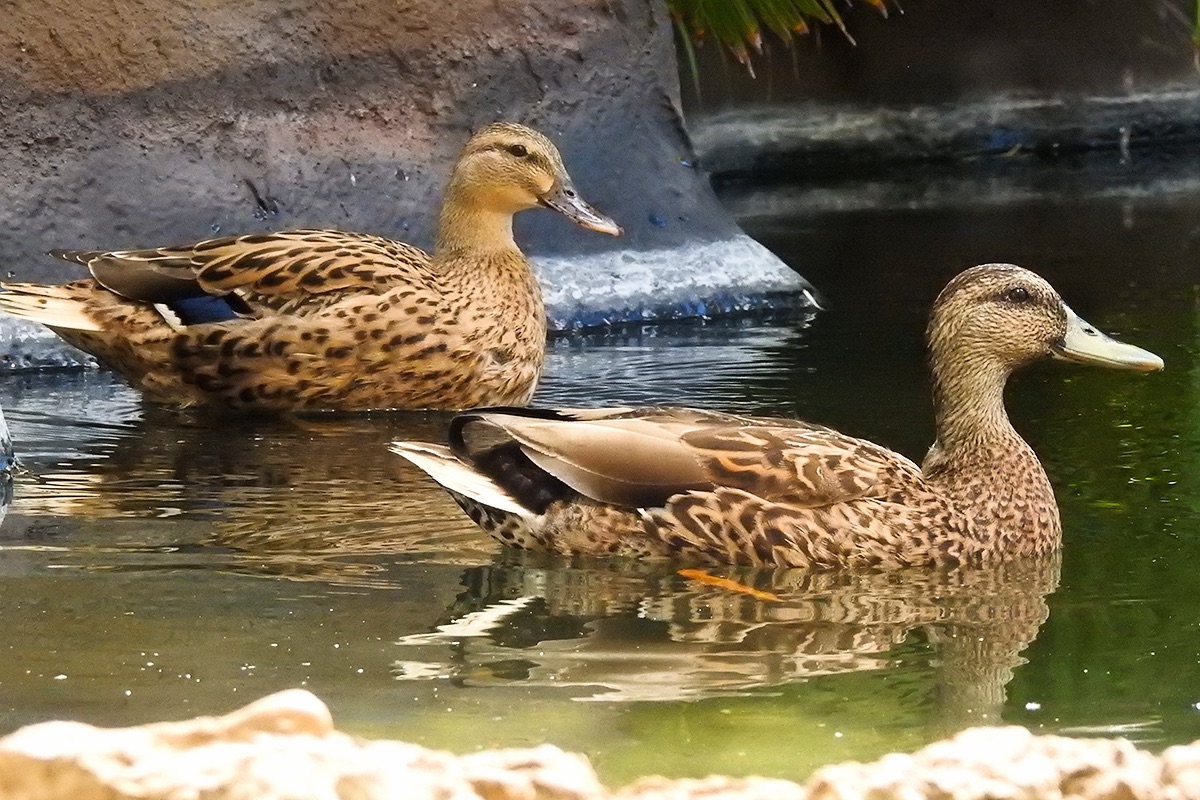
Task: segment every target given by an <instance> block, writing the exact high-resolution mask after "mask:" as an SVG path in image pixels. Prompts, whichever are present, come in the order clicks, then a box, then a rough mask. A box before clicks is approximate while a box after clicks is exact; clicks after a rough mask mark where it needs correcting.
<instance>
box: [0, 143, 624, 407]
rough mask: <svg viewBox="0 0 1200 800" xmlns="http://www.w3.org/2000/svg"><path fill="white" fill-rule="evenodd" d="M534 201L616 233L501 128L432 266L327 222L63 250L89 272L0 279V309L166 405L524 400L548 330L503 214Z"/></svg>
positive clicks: (459, 180)
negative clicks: (191, 311) (157, 243)
mask: <svg viewBox="0 0 1200 800" xmlns="http://www.w3.org/2000/svg"><path fill="white" fill-rule="evenodd" d="M537 205H547V206H549V207H552V208H554V209H555V210H557V211H560V213H563V214H564V215H566V216H568V217H569V218H570V219H572V220H573V221H575V222H577V223H578V224H580V225H584V226H585V227H589V228H593V229H595V230H601V231H604V232H608V233H618V232H619V229H618V228H616V226H615V225H614V224H613V223H612V222H611V220H608V219H607V218H605V217H603V216H601V215H599V214H597V213H596V212H595V211H594V210H592V209H591V208H590V207H588V206H587V204H586V203H584V202H583V201H582V199H580V198H579V196H578V193H577V192H576V191H575V190H574V188H573V187H572V185H571V180H570V176H569V175H568V174H567V173H566V170H565V168H564V167H563V164H562V161H561V159H560V157H559V155H558V151H557V150H556V149H555V147H554V145H553V144H552V143H551V142H550V141H549V140H548V139H546V138H545V137H544V136H542V135H541V134H539V133H537V132H536V131H533V130H531V129H529V128H526V127H524V126H520V125H514V124H508V123H497V124H494V125H490V126H488V127H487V128H485V129H483V130H482V131H480V132H479V133H477V134H476V135H475V136H473V137H472V138H471V139H470V141H468V142H467V144H466V146H465V147H464V148H463V151H462V154H461V155H460V157H459V160H458V162H457V163H456V165H455V168H454V171H453V173H452V175H451V177H450V181H449V183H448V185H447V189H446V196H445V199H444V201H443V205H442V211H441V217H440V224H439V228H438V238H437V247H436V250H435V254H434V255H433V256H432V257H430V256H429V255H427V254H426V253H424V252H423V251H421V250H419V249H418V248H416V247H413V246H412V245H408V244H405V243H403V242H396V241H392V240H390V239H385V238H382V237H379V236H370V235H365V234H358V233H345V232H341V231H331V230H299V231H287V232H280V233H256V234H249V235H245V236H236V237H225V238H220V239H210V240H207V241H203V242H199V243H197V244H194V245H187V246H183V247H162V248H154V249H146V250H123V251H114V252H91V251H56V252H55V255H56V256H58V257H60V258H64V259H66V260H69V261H73V262H77V263H80V264H83V265H85V266H87V267H88V268H89V270H90V271H91V272H92V274H93V277H92V278H91V279H87V280H81V281H75V282H73V283H70V284H66V285H64V286H54V287H45V286H39V285H33V284H4V288H5V289H6V290H7V291H6V292H5V293H4V294H0V308H3V309H4V310H6V311H8V312H10V313H13V314H16V315H18V316H23V317H26V318H29V319H33V320H36V321H40V322H43V323H44V324H47V325H49V326H50V327H52V329H53V330H55V331H56V332H57V333H59V335H61V336H62V337H63V338H64V339H66V340H67V341H68V342H70V343H71V344H74V345H75V346H77V347H80V348H82V349H84V350H87V351H88V352H91V353H93V354H94V355H95V356H96V357H97V358H98V359H100V360H101V361H102V362H103V363H105V364H107V365H108V366H110V367H112V368H113V369H115V370H117V371H118V372H120V373H121V374H122V375H123V376H124V377H125V378H126V379H127V380H128V381H129V382H130V383H131V384H132V385H134V386H135V387H137V388H139V389H141V390H142V391H143V392H145V393H146V395H147V397H149V398H150V399H153V400H156V401H159V402H163V403H169V404H178V405H192V404H215V405H221V406H226V407H231V408H238V409H248V410H256V411H277V410H299V409H342V410H359V409H370V408H466V407H470V406H477V405H485V404H506V405H507V404H511V405H523V404H524V403H527V402H528V401H529V398H530V396H531V395H532V393H533V390H534V388H535V386H536V384H537V380H538V377H539V376H540V373H541V368H542V361H543V357H544V349H545V339H546V320H545V309H544V306H543V303H542V294H541V289H540V287H539V285H538V283H537V280H536V278H535V277H534V274H533V271H532V269H531V267H530V264H529V262H528V261H527V260H526V259H525V257H524V255H523V254H522V253H521V251H520V250H519V249H518V248H517V246H516V244H515V242H514V241H513V238H512V215H513V214H514V213H517V212H518V211H521V210H523V209H527V208H533V207H535V206H537ZM206 295H207V296H209V297H211V298H215V299H216V302H217V303H218V304H220V303H224V304H225V305H227V306H228V307H229V309H228V313H226V316H228V317H229V319H225V320H222V321H217V322H195V321H192V320H187V319H185V318H184V316H183V315H182V313H181V312H180V311H178V310H177V309H180V308H181V307H182V305H181V303H180V301H183V300H186V299H188V298H196V297H200V298H203V297H204V296H206ZM172 304H175V305H174V306H173V305H172ZM189 322H191V324H188V323H189Z"/></svg>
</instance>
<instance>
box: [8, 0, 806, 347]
mask: <svg viewBox="0 0 1200 800" xmlns="http://www.w3.org/2000/svg"><path fill="white" fill-rule="evenodd" d="M110 5H111V4H110V3H108V2H106V0H78V1H77V2H71V3H50V4H39V3H25V4H20V5H18V6H16V7H15V8H14V9H13V12H14V14H15V16H13V17H12V19H11V20H6V22H7V23H8V24H6V25H4V26H0V108H4V109H6V110H7V111H8V113H6V117H5V130H6V133H7V136H8V139H9V140H11V141H14V142H21V143H23V144H21V145H19V146H13V147H8V148H0V174H3V175H5V176H6V181H5V182H4V185H3V187H0V195H2V196H3V199H4V202H0V226H3V228H4V230H5V231H6V232H7V234H8V235H7V236H5V237H0V268H2V269H3V270H4V271H5V272H6V274H7V277H8V278H9V279H13V280H19V281H59V280H67V279H70V278H72V277H77V276H78V275H79V274H80V273H79V271H78V269H77V265H75V266H72V265H68V264H65V263H63V262H62V261H59V260H54V259H50V258H47V257H46V256H45V255H44V253H45V251H47V250H50V249H53V248H64V247H66V248H72V247H78V248H103V249H122V248H129V247H151V246H159V245H173V244H182V243H185V242H194V241H197V240H200V239H204V238H209V237H212V236H222V235H229V234H237V233H249V232H253V231H258V230H264V229H266V230H280V229H287V228H301V227H335V228H341V229H344V230H354V231H363V232H366V233H377V234H381V235H385V236H392V237H395V238H399V239H403V240H405V241H411V242H412V243H414V244H417V245H420V246H425V247H428V246H430V245H431V244H432V240H433V234H434V228H435V225H436V217H437V210H438V207H439V203H440V198H441V194H442V189H443V186H444V185H445V182H446V179H447V177H448V174H449V170H450V167H451V165H452V164H453V162H454V159H455V158H456V156H457V154H458V151H459V149H460V148H461V147H462V145H463V143H464V142H465V141H466V140H467V138H468V137H469V135H470V132H471V131H472V130H475V129H478V128H479V127H482V126H483V125H485V124H487V123H489V122H493V121H495V120H498V119H504V120H512V121H520V122H524V123H526V124H529V125H532V126H534V127H536V128H538V129H539V130H542V131H544V132H545V133H546V134H547V135H549V136H550V137H551V138H552V139H554V141H555V142H556V144H558V146H559V148H560V149H561V150H562V152H563V156H564V160H565V162H566V164H567V166H568V169H569V170H570V173H571V175H572V177H573V178H574V180H575V184H576V186H577V187H578V189H579V191H580V192H581V193H582V194H583V195H584V196H585V197H587V198H588V200H589V201H590V202H591V203H592V204H593V205H595V206H596V207H597V208H599V209H601V210H603V211H604V212H605V213H606V214H609V215H610V216H612V217H613V218H614V219H616V220H617V221H618V222H619V223H620V224H621V225H622V227H624V229H625V231H626V235H625V236H624V237H621V238H619V239H614V238H612V237H609V236H602V235H599V234H596V233H592V232H589V231H584V230H582V229H579V228H577V227H576V226H574V225H572V224H571V223H569V222H567V221H565V220H563V219H562V218H560V217H559V216H558V215H556V214H551V213H548V212H544V211H529V212H527V213H524V214H520V215H518V217H517V220H516V234H517V240H518V241H519V242H520V244H521V246H522V248H523V249H524V250H525V252H527V253H529V254H530V256H531V257H532V258H533V260H534V263H535V264H537V265H539V266H540V265H542V264H543V263H544V264H545V269H544V271H543V272H542V275H541V277H542V279H543V281H544V283H545V285H546V287H547V289H548V290H549V292H550V294H555V293H565V294H566V295H569V296H570V301H569V302H562V303H557V304H555V303H553V302H552V305H551V309H550V314H551V317H552V318H553V319H554V320H555V321H556V324H557V326H558V327H580V326H582V325H585V324H594V321H603V320H606V319H627V318H633V319H638V320H641V319H643V318H645V314H646V313H650V314H654V315H657V316H656V318H659V317H662V316H668V317H680V316H696V315H706V314H716V313H720V312H721V311H722V310H724V309H726V308H728V309H729V310H737V309H739V308H741V307H743V306H744V305H745V304H746V303H747V302H754V303H757V304H759V305H762V304H768V305H771V306H772V307H774V300H773V298H776V297H780V296H782V295H788V297H787V298H786V299H787V302H789V303H792V302H800V303H804V302H805V301H804V296H803V294H802V291H803V290H804V289H805V288H806V287H807V284H806V283H805V282H804V280H803V279H802V278H800V277H799V276H798V275H797V274H796V273H795V272H794V271H793V270H792V269H790V268H789V267H788V266H787V265H785V264H784V263H783V262H781V261H780V260H779V259H778V258H776V257H775V256H774V255H772V254H771V253H770V252H768V251H767V250H765V249H764V248H761V247H757V246H756V245H755V244H754V243H753V242H752V240H750V239H749V238H748V237H746V235H745V234H744V233H742V232H741V231H740V230H739V229H738V227H737V225H736V224H735V223H734V222H733V220H732V218H731V217H730V216H729V214H728V213H727V212H726V211H725V210H724V208H723V207H722V206H721V204H720V203H719V202H718V201H717V198H716V196H715V195H714V194H713V191H712V188H711V186H710V185H709V182H708V177H707V175H705V174H704V173H703V172H701V171H700V170H698V169H697V168H696V167H695V163H696V160H695V156H694V153H693V151H692V148H691V143H690V141H689V139H688V135H687V132H686V130H685V129H684V126H683V121H682V117H681V113H680V110H679V108H680V105H679V96H678V95H679V80H678V72H677V68H676V63H675V57H674V47H673V42H672V26H671V20H670V17H669V15H668V14H667V9H666V7H665V6H664V5H663V4H662V3H661V2H660V1H659V0H606V2H602V3H598V2H593V0H567V2H559V3H555V4H553V5H551V6H547V5H546V4H545V3H543V2H539V0H505V2H503V3H499V4H495V3H484V4H480V3H478V2H477V1H476V0H443V2H438V3H389V2H373V3H352V4H349V5H343V4H337V3H333V4H328V3H326V4H316V5H304V6H302V7H297V6H296V5H295V3H293V2H291V1H290V0H145V1H144V2H139V3H135V4H132V5H130V6H128V7H127V8H125V9H124V10H123V12H122V15H121V16H120V18H119V19H118V18H117V17H116V16H114V15H113V14H112V13H111V7H110ZM10 16H11V15H10ZM185 31H186V34H185V33H184V32H185ZM747 266H748V267H749V268H750V269H749V270H747V269H746V267H747ZM647 272H652V273H653V274H654V276H655V279H656V283H655V290H656V291H655V294H654V295H653V300H654V302H652V303H647V302H644V301H643V300H642V299H640V297H639V298H634V297H631V296H630V291H629V287H630V286H631V285H633V284H636V286H635V289H636V291H637V292H638V293H640V292H641V291H642V289H643V285H644V282H642V281H641V276H643V275H645V274H646V273H647ZM746 295H752V296H753V300H752V301H748V300H747V299H746V297H745V296H746ZM585 319H586V320H591V321H593V322H592V323H588V322H585ZM4 333H5V330H4V329H0V342H3V341H7V339H6V338H4ZM12 349H13V348H12V347H11V346H10V347H9V350H12ZM17 351H18V353H19V352H20V348H17ZM19 360H20V359H19V358H18V361H19Z"/></svg>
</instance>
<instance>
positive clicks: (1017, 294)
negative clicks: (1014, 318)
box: [1000, 286, 1030, 303]
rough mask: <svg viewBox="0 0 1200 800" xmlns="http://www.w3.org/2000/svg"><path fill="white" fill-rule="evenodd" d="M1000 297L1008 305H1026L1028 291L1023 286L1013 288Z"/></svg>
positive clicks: (1028, 295) (1028, 296)
mask: <svg viewBox="0 0 1200 800" xmlns="http://www.w3.org/2000/svg"><path fill="white" fill-rule="evenodd" d="M1000 297H1001V298H1002V299H1004V300H1007V301H1008V302H1010V303H1028V302H1029V299H1030V294H1029V290H1028V289H1026V288H1025V287H1024V286H1014V287H1013V288H1011V289H1009V290H1008V291H1006V292H1005V293H1004V294H1002V295H1000Z"/></svg>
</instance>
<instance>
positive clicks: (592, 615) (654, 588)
mask: <svg viewBox="0 0 1200 800" xmlns="http://www.w3.org/2000/svg"><path fill="white" fill-rule="evenodd" d="M713 574H714V575H718V574H719V575H720V577H722V578H727V579H732V580H734V581H736V582H738V583H740V584H742V585H743V586H745V587H747V588H748V589H751V590H753V591H755V592H759V593H764V592H765V593H770V594H771V595H774V596H775V597H776V598H777V599H776V600H774V601H771V600H763V599H759V598H758V597H755V596H752V595H751V594H747V593H745V592H739V591H731V590H729V589H727V588H722V587H718V586H711V585H707V584H706V583H702V582H697V581H695V580H691V579H688V578H686V577H684V576H683V575H680V574H678V573H676V572H674V571H671V570H670V569H669V568H667V567H662V566H653V565H647V564H642V563H630V562H620V563H617V564H600V563H591V564H585V565H575V566H571V567H563V566H562V565H561V564H559V565H555V564H554V563H552V562H551V561H543V560H541V559H539V558H535V557H531V556H526V555H522V554H518V553H505V554H504V556H503V557H502V559H501V560H500V561H498V562H497V563H495V564H493V565H491V566H486V567H475V568H471V569H468V570H467V571H466V572H465V573H464V574H463V585H464V587H465V588H464V591H463V592H462V593H461V594H460V595H459V597H458V599H457V601H456V603H455V604H454V605H453V606H452V607H451V608H449V609H447V612H446V614H445V617H444V619H443V620H442V621H441V622H440V623H439V625H438V626H437V627H436V628H435V629H434V630H433V631H431V632H430V633H425V634H417V635H413V636H408V637H405V638H403V639H402V640H401V641H400V644H401V645H403V646H404V647H405V651H404V652H402V653H401V659H400V660H399V661H398V662H397V664H396V667H395V674H396V676H397V677H398V678H401V679H420V678H427V677H431V676H437V677H448V678H451V679H453V680H456V681H460V682H463V683H466V684H488V683H496V682H511V681H520V682H521V683H522V684H525V685H536V686H547V687H548V686H553V687H557V688H560V689H562V688H568V687H569V688H571V689H572V690H573V692H574V694H575V697H576V699H580V700H604V701H631V700H656V701H666V700H680V699H693V698H700V697H710V696H716V695H723V694H737V693H743V692H746V691H748V690H751V689H756V688H759V687H767V686H774V685H780V684H784V683H788V682H792V681H797V680H802V679H804V678H809V677H813V676H818V675H829V674H833V673H842V672H854V671H864V670H872V671H878V670H888V669H892V668H895V667H897V666H899V665H900V663H901V659H900V658H899V657H898V656H897V654H896V648H897V647H898V646H899V645H901V644H903V643H905V642H906V641H907V642H910V643H911V642H912V641H914V640H915V641H917V642H920V643H923V644H924V646H925V650H926V652H927V654H928V659H927V663H928V664H929V665H930V666H932V667H933V668H934V670H935V676H936V680H935V685H936V689H935V692H934V696H933V697H931V698H929V699H930V701H931V702H932V703H934V704H935V705H936V706H937V715H936V717H937V720H938V723H937V724H938V725H939V726H944V727H945V728H947V729H952V728H957V727H962V726H963V725H966V724H971V723H977V722H981V721H983V720H985V719H987V720H992V721H994V720H997V719H998V718H999V713H1000V709H1001V707H1002V705H1003V702H1004V692H1005V685H1006V684H1007V683H1008V682H1009V680H1010V679H1011V678H1012V671H1013V668H1014V667H1016V666H1018V665H1019V664H1021V663H1023V661H1022V658H1021V655H1020V653H1021V651H1022V650H1024V649H1025V648H1026V647H1027V646H1028V645H1029V644H1030V642H1032V641H1033V639H1034V638H1035V637H1036V635H1037V632H1038V628H1039V627H1040V626H1041V624H1042V623H1043V622H1044V621H1045V620H1046V618H1047V615H1048V613H1049V612H1048V608H1047V605H1046V596H1047V595H1048V594H1050V593H1051V592H1053V591H1054V589H1055V588H1056V586H1057V584H1058V575H1059V559H1058V558H1057V557H1054V558H1051V559H1044V560H1036V561H1019V562H1012V563H1004V564H998V565H994V566H991V567H988V568H959V569H953V570H919V571H918V570H905V571H901V572H894V573H875V574H863V573H845V572H827V573H813V572H805V571H801V570H750V569H744V570H729V571H725V572H720V573H716V572H714V573H713ZM409 648H411V649H409ZM431 648H432V649H431ZM424 654H428V655H429V656H430V658H428V659H421V658H419V657H418V656H420V655H424Z"/></svg>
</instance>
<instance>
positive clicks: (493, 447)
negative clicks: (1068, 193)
mask: <svg viewBox="0 0 1200 800" xmlns="http://www.w3.org/2000/svg"><path fill="white" fill-rule="evenodd" d="M926 342H927V347H928V353H929V359H930V365H931V371H932V384H933V400H934V409H935V420H936V438H935V441H934V443H933V446H932V447H931V448H930V449H929V451H928V454H927V455H926V456H925V458H924V461H923V462H922V463H921V465H920V466H918V465H917V464H916V463H914V462H913V461H910V460H909V459H908V458H906V457H905V456H903V455H901V454H899V453H896V452H893V451H892V450H889V449H887V448H885V447H882V446H880V445H878V444H875V443H873V442H870V441H866V440H863V439H859V438H855V437H852V436H848V435H846V434H843V433H840V432H838V431H836V430H833V429H831V428H827V427H823V426H821V425H816V424H811V423H808V422H803V421H800V420H794V419H781V418H771V417H761V416H750V415H742V414H734V413H725V412H720V411H710V410H703V409H694V408H678V407H643V408H601V409H537V408H525V409H517V408H495V409H477V410H470V411H466V412H463V413H460V414H458V415H456V416H455V417H453V419H452V420H451V421H450V425H449V431H448V441H447V444H444V445H443V444H431V443H425V442H395V443H393V444H392V450H393V451H394V452H395V453H397V454H399V455H401V456H403V457H404V458H406V459H408V460H409V461H411V462H412V463H413V464H415V465H416V466H417V467H419V468H420V469H422V470H424V471H425V472H426V473H428V475H429V476H430V477H432V478H433V480H434V481H436V482H437V483H439V484H441V486H442V487H444V488H445V489H446V490H448V491H449V493H450V495H451V496H452V497H453V498H454V500H455V501H457V503H458V504H459V505H460V506H461V507H462V508H463V509H464V510H465V511H466V512H467V514H468V515H469V516H470V517H471V519H472V520H474V521H475V523H476V524H478V525H479V526H480V527H482V528H483V529H484V530H485V531H487V532H488V533H489V534H490V535H491V536H492V537H493V538H495V539H497V540H498V541H500V542H501V543H502V544H504V545H508V546H512V547H517V548H525V549H529V550H540V551H549V552H554V553H559V554H562V555H567V556H623V557H633V558H656V559H676V560H682V561H692V562H699V563H706V564H745V565H754V566H764V567H795V568H807V569H866V570H890V569H900V568H905V567H927V566H938V565H942V566H953V565H959V564H980V563H984V562H987V561H989V560H996V559H1007V558H1019V557H1031V558H1036V557H1042V556H1047V555H1049V554H1053V553H1055V552H1056V551H1057V550H1058V548H1059V547H1060V545H1061V538H1062V523H1061V520H1060V517H1059V512H1058V506H1057V503H1056V502H1055V497H1054V490H1053V488H1052V487H1051V484H1050V481H1049V479H1048V478H1047V475H1046V472H1045V470H1044V469H1043V468H1042V465H1041V463H1040V462H1039V460H1038V458H1037V455H1036V454H1035V453H1034V451H1033V449H1032V448H1031V447H1030V446H1029V444H1027V443H1026V442H1025V440H1024V439H1022V438H1021V436H1020V435H1019V434H1018V433H1017V431H1016V430H1015V429H1014V427H1013V425H1012V422H1011V421H1010V420H1009V417H1008V414H1007V412H1006V410H1005V407H1004V387H1005V384H1006V382H1007V380H1008V378H1009V376H1010V375H1011V374H1012V373H1013V371H1015V370H1017V369H1019V368H1021V367H1023V366H1025V365H1027V364H1029V363H1031V362H1034V361H1037V360H1040V359H1046V358H1050V359H1061V360H1065V361H1071V362H1076V363H1081V364H1092V365H1098V366H1103V367H1110V368H1114V369H1123V370H1133V371H1140V372H1149V371H1154V370H1160V369H1162V367H1163V361H1162V359H1161V358H1159V357H1158V356H1156V355H1154V354H1153V353H1151V352H1149V351H1146V350H1143V349H1142V348H1140V347H1136V346H1134V345H1131V344H1126V343H1123V342H1119V341H1117V340H1115V339H1113V338H1111V337H1109V336H1107V335H1105V334H1103V333H1101V332H1100V331H1099V330H1097V329H1096V328H1095V327H1094V326H1092V325H1090V324H1088V323H1087V322H1085V321H1084V320H1083V319H1081V318H1080V317H1079V316H1078V315H1077V314H1076V313H1075V312H1074V311H1072V310H1071V309H1070V307H1069V306H1067V305H1066V304H1065V303H1064V302H1063V300H1062V298H1061V297H1060V296H1059V294H1058V293H1057V292H1056V291H1055V290H1054V288H1053V287H1052V286H1051V285H1050V284H1049V283H1048V282H1047V281H1046V280H1044V279H1043V278H1041V277H1040V276H1038V275H1036V274H1035V273H1033V272H1031V271H1029V270H1027V269H1024V268H1022V267H1019V266H1015V265H1012V264H984V265H980V266H976V267H972V268H970V269H967V270H965V271H963V272H961V273H959V274H958V275H957V276H955V277H954V278H953V279H952V280H951V281H950V282H949V284H948V285H947V286H946V287H945V289H943V290H942V292H941V293H940V294H939V295H938V297H937V299H936V300H935V302H934V304H933V308H932V311H931V313H930V317H929V324H928V327H927V329H926Z"/></svg>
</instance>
